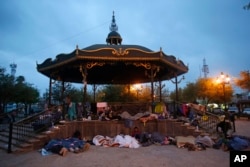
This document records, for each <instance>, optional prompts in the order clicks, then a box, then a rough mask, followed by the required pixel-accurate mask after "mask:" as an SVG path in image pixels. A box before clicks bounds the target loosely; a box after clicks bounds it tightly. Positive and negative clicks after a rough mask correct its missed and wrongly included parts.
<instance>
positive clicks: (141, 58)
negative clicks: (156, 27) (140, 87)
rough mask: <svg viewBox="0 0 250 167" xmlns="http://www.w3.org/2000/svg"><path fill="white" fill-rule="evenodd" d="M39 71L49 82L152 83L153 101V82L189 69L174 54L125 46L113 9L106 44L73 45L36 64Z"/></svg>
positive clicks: (167, 78) (84, 83)
mask: <svg viewBox="0 0 250 167" xmlns="http://www.w3.org/2000/svg"><path fill="white" fill-rule="evenodd" d="M37 70H38V72H40V73H42V74H44V75H45V76H47V77H48V78H50V87H51V81H52V80H57V81H62V83H63V86H64V83H65V82H72V83H83V85H84V96H85V95H86V89H87V84H136V83H151V99H152V102H154V92H153V90H154V82H157V81H164V80H169V79H171V78H175V77H177V76H179V75H182V74H185V73H187V72H188V67H187V66H186V65H185V64H184V63H183V62H182V61H181V60H178V59H176V57H175V56H172V55H167V54H165V53H164V52H163V51H162V49H161V48H160V50H159V51H152V50H150V49H148V48H146V47H144V46H140V45H124V44H122V37H121V35H120V34H119V33H118V26H117V25H116V21H115V16H114V12H113V16H112V21H111V25H110V33H109V34H108V36H107V38H106V44H94V45H91V46H88V47H85V48H83V49H79V47H78V46H76V49H74V50H73V51H72V52H71V53H68V54H59V55H57V56H56V57H55V58H54V59H52V58H47V59H46V60H45V61H44V62H43V63H41V64H37Z"/></svg>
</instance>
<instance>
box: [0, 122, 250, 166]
mask: <svg viewBox="0 0 250 167" xmlns="http://www.w3.org/2000/svg"><path fill="white" fill-rule="evenodd" d="M249 125H250V121H248V120H237V121H236V134H237V135H243V136H250V129H249ZM229 155H230V153H229V152H224V151H223V150H216V149H213V148H207V149H206V150H204V151H188V150H187V149H185V148H177V147H176V146H175V145H165V146H160V145H151V146H148V147H140V148H137V149H129V148H118V147H113V148H104V147H101V146H91V147H90V149H89V150H88V151H86V152H83V153H78V154H75V153H68V154H67V155H66V156H65V157H62V156H59V155H56V154H52V155H47V156H42V155H41V154H40V153H39V152H38V151H32V152H29V153H22V154H8V153H6V151H5V150H0V167H16V166H18V167H44V166H46V167H125V166H126V167H128V166H129V167H155V166H157V167H160V166H164V167H168V166H169V167H183V166H185V167H201V166H202V167H229Z"/></svg>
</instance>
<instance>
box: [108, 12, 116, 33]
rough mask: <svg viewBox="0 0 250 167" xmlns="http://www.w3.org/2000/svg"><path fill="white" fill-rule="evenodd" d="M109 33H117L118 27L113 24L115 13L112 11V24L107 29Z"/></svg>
mask: <svg viewBox="0 0 250 167" xmlns="http://www.w3.org/2000/svg"><path fill="white" fill-rule="evenodd" d="M109 30H110V31H118V26H117V25H116V23H115V11H113V16H112V22H111V25H110V27H109Z"/></svg>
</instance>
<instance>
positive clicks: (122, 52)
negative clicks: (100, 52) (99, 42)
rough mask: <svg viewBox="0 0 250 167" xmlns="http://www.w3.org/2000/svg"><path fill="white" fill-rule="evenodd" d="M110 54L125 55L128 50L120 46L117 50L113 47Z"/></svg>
mask: <svg viewBox="0 0 250 167" xmlns="http://www.w3.org/2000/svg"><path fill="white" fill-rule="evenodd" d="M112 54H113V55H116V56H125V55H127V54H129V51H128V50H127V49H125V50H122V48H119V50H115V49H114V50H113V51H112Z"/></svg>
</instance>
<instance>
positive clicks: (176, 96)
mask: <svg viewBox="0 0 250 167" xmlns="http://www.w3.org/2000/svg"><path fill="white" fill-rule="evenodd" d="M184 79H185V77H184V75H183V76H182V78H181V79H180V80H178V78H177V75H176V76H175V81H172V80H171V82H172V83H174V84H175V105H174V119H175V118H176V117H177V102H178V101H179V95H178V84H179V83H181V81H182V80H184Z"/></svg>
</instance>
